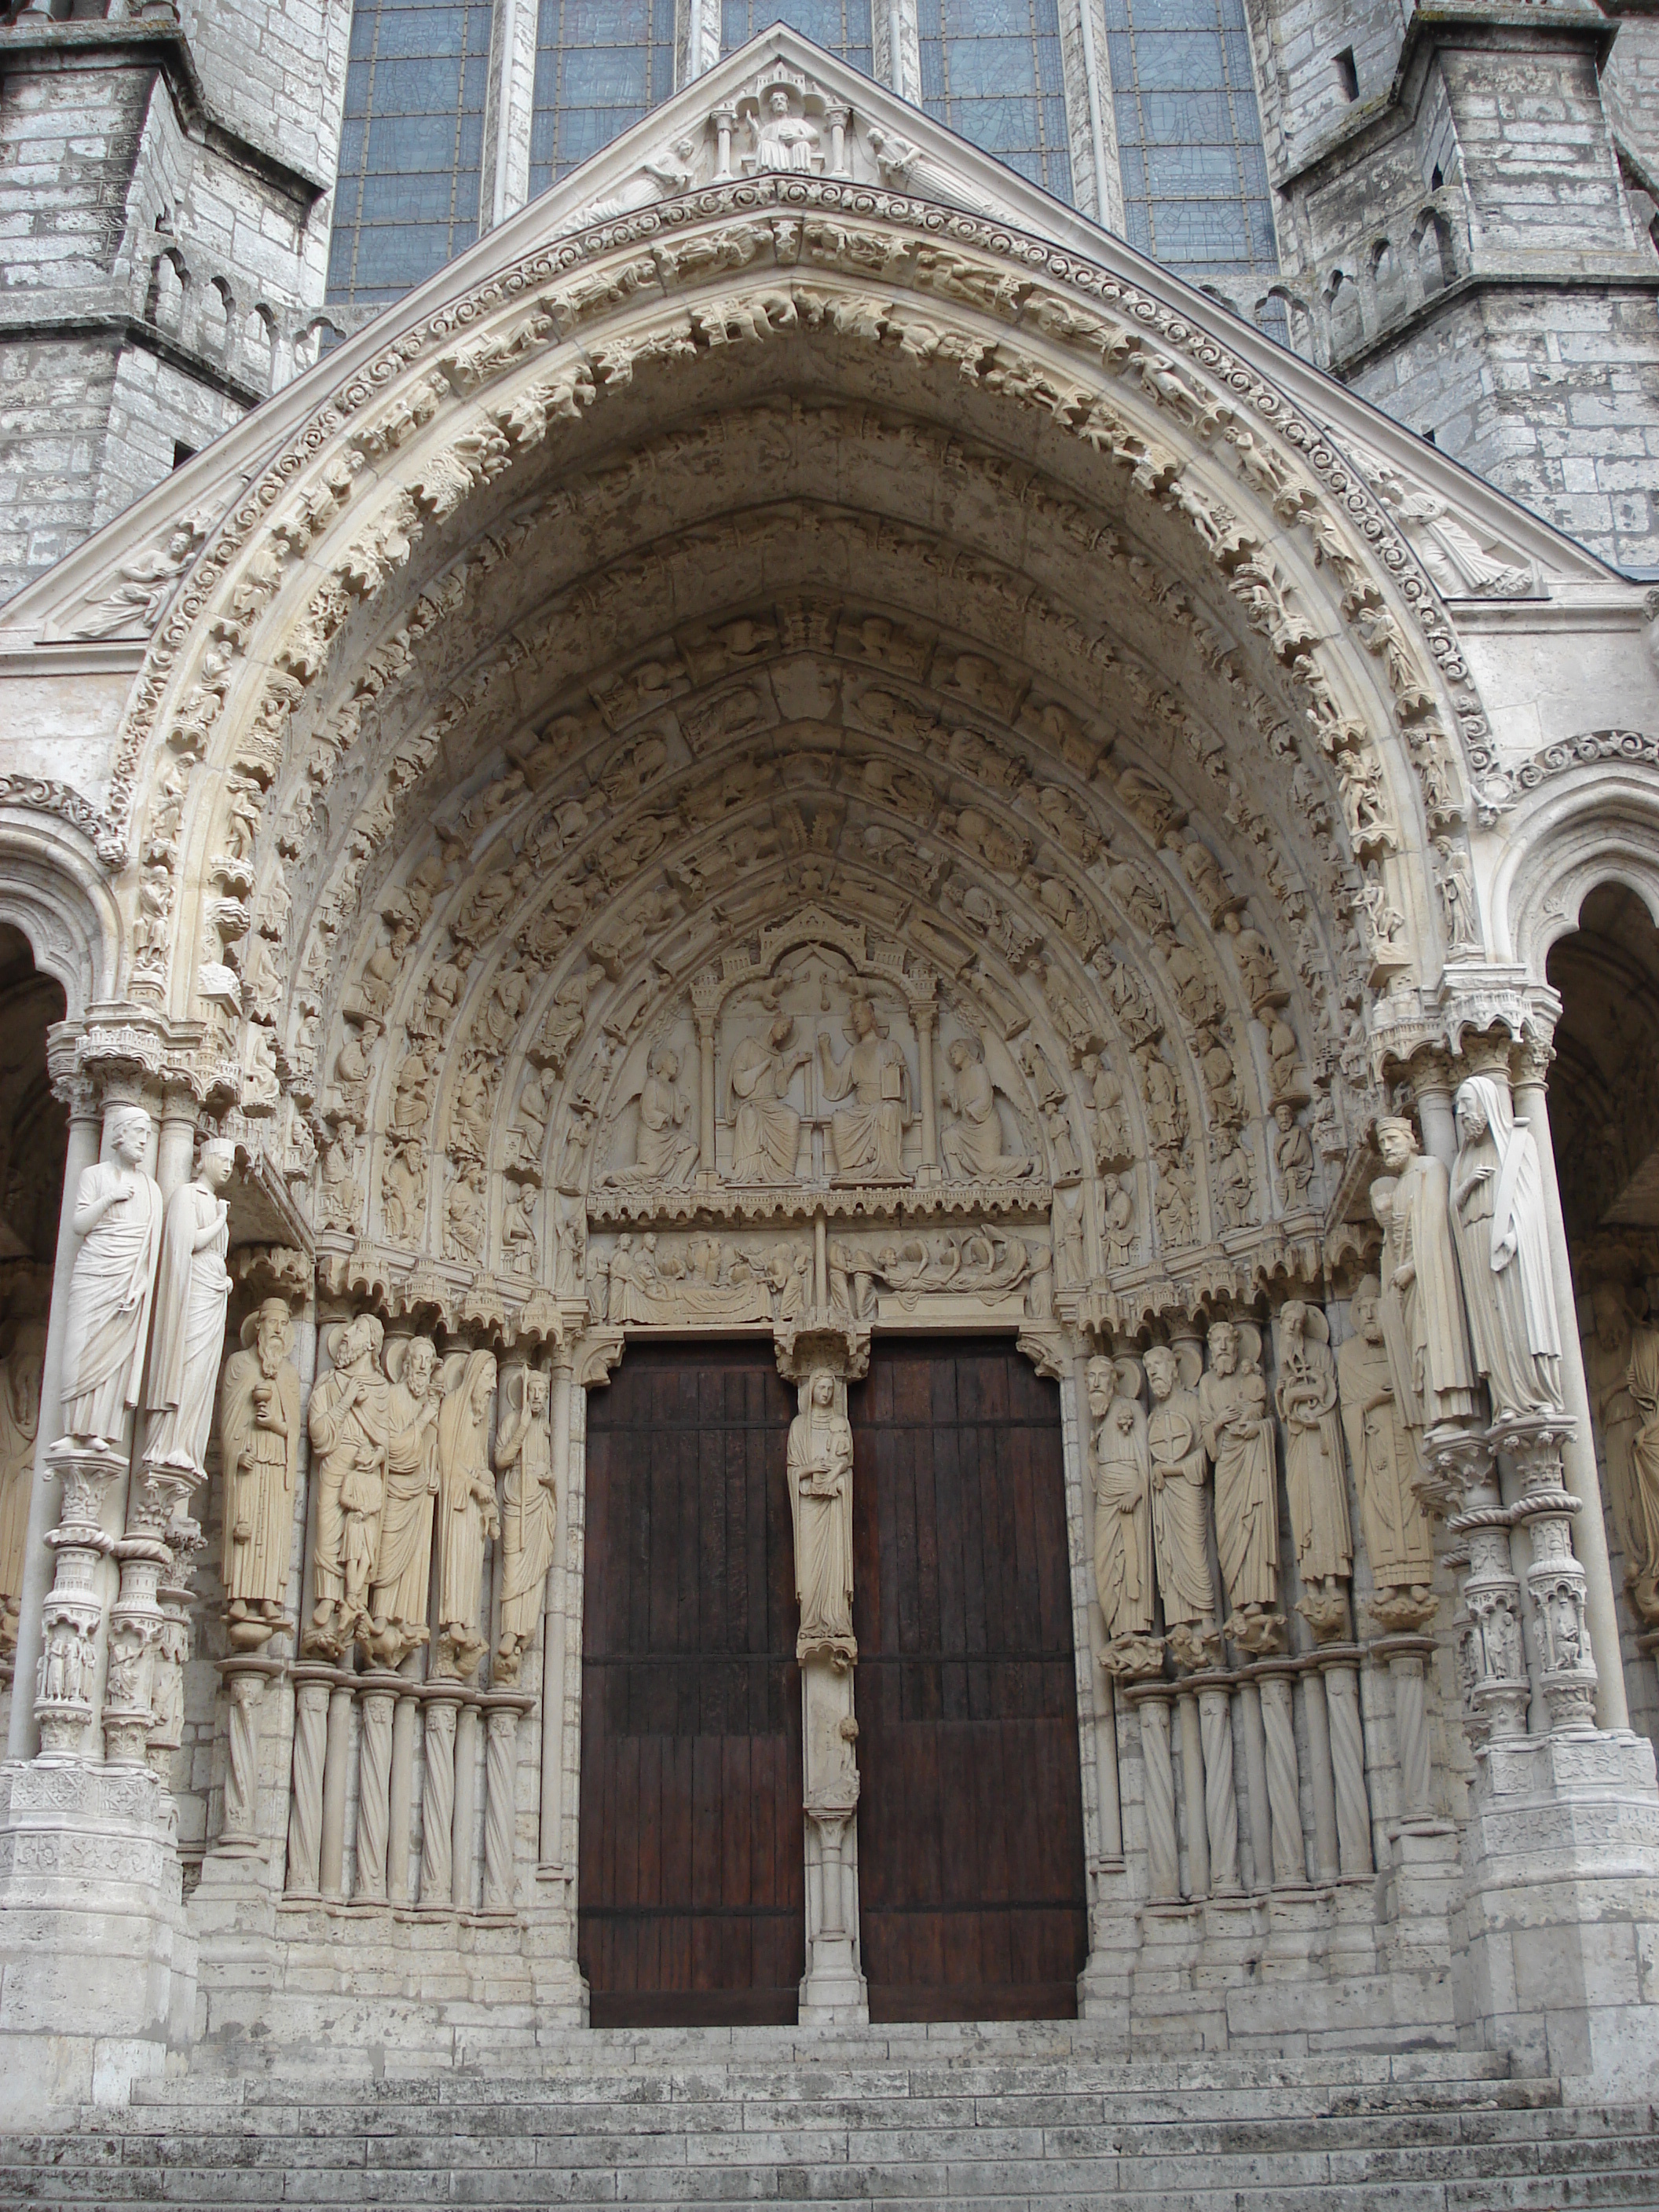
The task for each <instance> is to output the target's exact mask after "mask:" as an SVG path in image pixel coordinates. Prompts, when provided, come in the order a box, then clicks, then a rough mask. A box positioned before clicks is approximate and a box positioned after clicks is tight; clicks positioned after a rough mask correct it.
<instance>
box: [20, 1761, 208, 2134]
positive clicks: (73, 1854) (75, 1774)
mask: <svg viewBox="0 0 1659 2212" xmlns="http://www.w3.org/2000/svg"><path fill="white" fill-rule="evenodd" d="M176 1826H177V1818H176V1814H175V1813H174V1810H173V1802H172V1800H171V1798H170V1797H169V1796H168V1795H167V1790H165V1789H164V1787H163V1786H162V1784H161V1781H160V1780H159V1778H157V1777H156V1775H155V1773H154V1772H153V1771H151V1770H150V1769H149V1767H147V1766H144V1765H125V1764H124V1765H94V1764H92V1763H90V1762H87V1761H82V1760H74V1761H69V1760H64V1761H50V1760H34V1761H31V1762H29V1763H27V1764H24V1763H21V1762H18V1761H9V1762H7V1763H6V1764H5V1765H3V1766H0V1917H3V1920H4V1924H5V1930H6V1972H5V1980H4V1984H3V1987H0V2128H19V2127H28V2128H36V2127H40V2126H41V2125H43V2124H49V2123H50V2121H51V2119H52V2118H53V2117H57V2118H63V2117H64V2116H65V2113H66V2110H70V2109H72V2108H73V2107H74V2106H76V2105H78V2104H82V2103H99V2104H111V2105H120V2104H125V2102H126V2099H127V2093H128V2091H129V2089H130V2088H131V2084H132V2082H133V2081H135V2080H136V2079H137V2078H138V2077H139V2076H141V2075H149V2074H159V2073H161V2070H162V2069H163V2067H164V2065H165V2064H166V2061H167V2052H168V2051H169V2050H172V2049H179V2048H182V2047H183V2046H184V2045H185V2044H186V2043H187V2042H188V2040H189V2038H190V2034H191V2027H192V2021H193V2015H194V2012H195V2005H196V1942H195V1938H194V1937H193V1936H191V1935H189V1934H188V1933H187V1932H186V1930H185V1914H184V1907H183V1905H182V1902H181V1899H180V1890H179V1857H178V1852H177V1850H176V1848H175V1832H176Z"/></svg>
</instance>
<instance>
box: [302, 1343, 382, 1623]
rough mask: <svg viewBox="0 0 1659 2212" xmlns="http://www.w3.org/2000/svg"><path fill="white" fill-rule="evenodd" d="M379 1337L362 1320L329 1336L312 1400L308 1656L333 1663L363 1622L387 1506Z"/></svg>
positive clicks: (310, 1416) (310, 1409) (308, 1419)
mask: <svg viewBox="0 0 1659 2212" xmlns="http://www.w3.org/2000/svg"><path fill="white" fill-rule="evenodd" d="M382 1334H383V1332H382V1330H381V1328H380V1322H378V1321H377V1320H376V1319H375V1318H374V1315H373V1314H359V1315H358V1316H356V1319H355V1320H352V1321H349V1322H344V1323H343V1324H341V1325H339V1326H337V1328H335V1329H334V1330H332V1331H331V1332H330V1333H329V1335H328V1339H327V1340H325V1344H324V1347H323V1348H324V1350H325V1352H327V1353H328V1354H329V1356H330V1358H331V1359H332V1360H333V1362H334V1364H333V1366H332V1368H331V1370H330V1372H329V1373H328V1374H326V1375H325V1376H322V1377H321V1379H320V1380H319V1382H318V1383H317V1384H316V1386H315V1388H314V1389H313V1391H312V1394H311V1403H310V1406H309V1407H308V1408H307V1426H308V1427H309V1429H310V1431H311V1449H312V1452H313V1462H312V1470H313V1479H314V1484H315V1488H316V1493H317V1547H316V1551H315V1553H314V1554H313V1587H314V1591H315V1597H316V1602H315V1606H314V1607H313V1612H312V1616H311V1629H310V1632H309V1633H308V1635H307V1638H306V1642H307V1648H308V1649H314V1650H319V1651H321V1652H325V1653H327V1654H331V1655H332V1656H339V1655H340V1654H341V1653H342V1652H343V1651H344V1650H345V1649H346V1647H347V1645H348V1644H350V1642H351V1641H352V1638H353V1637H354V1636H355V1635H356V1632H357V1629H358V1627H359V1626H360V1625H361V1624H362V1622H363V1621H364V1620H366V1618H367V1616H368V1588H369V1580H370V1577H371V1575H372V1573H373V1571H374V1553H375V1547H376V1545H377V1543H378V1541H379V1538H380V1515H381V1510H382V1508H383V1506H384V1504H385V1499H386V1429H387V1422H388V1418H389V1407H388V1404H387V1386H386V1377H385V1376H383V1375H382V1374H381V1372H380V1368H379V1365H378V1364H377V1363H378V1361H379V1358H380V1343H381V1338H382Z"/></svg>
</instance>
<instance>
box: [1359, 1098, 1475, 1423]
mask: <svg viewBox="0 0 1659 2212" xmlns="http://www.w3.org/2000/svg"><path fill="white" fill-rule="evenodd" d="M1376 1141H1377V1146H1378V1148H1379V1150H1380V1151H1381V1152H1382V1154H1383V1165H1384V1167H1386V1168H1387V1170H1388V1171H1389V1176H1392V1177H1393V1179H1394V1186H1393V1188H1392V1190H1391V1191H1390V1192H1389V1194H1388V1196H1387V1198H1386V1200H1383V1201H1382V1202H1381V1203H1382V1204H1383V1206H1385V1208H1386V1212H1387V1216H1388V1218H1387V1219H1386V1220H1385V1221H1383V1228H1384V1230H1385V1231H1386V1234H1385V1235H1384V1237H1383V1261H1382V1293H1383V1342H1384V1343H1385V1345H1387V1346H1388V1347H1389V1361H1390V1364H1391V1365H1392V1366H1393V1368H1394V1370H1395V1396H1396V1398H1397V1399H1398V1401H1399V1405H1400V1410H1401V1413H1402V1414H1403V1415H1404V1417H1405V1420H1406V1423H1407V1426H1408V1427H1409V1428H1412V1429H1414V1430H1419V1431H1421V1430H1428V1429H1433V1428H1437V1427H1438V1426H1439V1425H1441V1424H1442V1423H1443V1422H1447V1421H1467V1420H1470V1419H1474V1416H1475V1414H1476V1413H1478V1411H1479V1407H1480V1394H1479V1384H1478V1378H1477V1376H1476V1374H1475V1368H1474V1357H1473V1355H1472V1353H1471V1352H1470V1350H1469V1333H1468V1322H1466V1320H1465V1318H1464V1310H1463V1294H1462V1289H1461V1288H1460V1285H1459V1281H1458V1265H1457V1253H1456V1249H1455V1244H1454V1241H1453V1237H1452V1226H1451V1182H1450V1178H1449V1176H1448V1175H1447V1172H1446V1168H1445V1164H1444V1162H1443V1161H1442V1160H1437V1159H1436V1158H1433V1156H1432V1155H1431V1154H1428V1153H1425V1152H1419V1150H1418V1146H1417V1138H1416V1134H1415V1133H1414V1131H1413V1128H1412V1125H1411V1123H1410V1122H1409V1121H1404V1120H1402V1119H1401V1118H1400V1117H1399V1116H1398V1115H1388V1116H1385V1117H1384V1118H1383V1120H1381V1121H1378V1123H1377V1125H1376ZM1378 1188H1379V1186H1378V1185H1376V1184H1373V1185H1372V1194H1373V1195H1372V1210H1373V1211H1374V1212H1376V1211H1377V1210H1378V1206H1379V1201H1378V1200H1377V1197H1376V1191H1377V1189H1378ZM1378 1218H1379V1219H1382V1214H1381V1212H1379V1213H1378Z"/></svg>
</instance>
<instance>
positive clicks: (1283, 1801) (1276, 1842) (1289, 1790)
mask: <svg viewBox="0 0 1659 2212" xmlns="http://www.w3.org/2000/svg"><path fill="white" fill-rule="evenodd" d="M1293 1663H1294V1662H1289V1664H1293ZM1261 1729H1262V1734H1263V1735H1264V1737H1265V1738H1266V1741H1267V1813H1268V1819H1269V1821H1270V1823H1271V1826H1272V1828H1273V1887H1274V1888H1275V1889H1304V1888H1305V1887H1307V1881H1308V1860H1307V1850H1306V1847H1305V1845H1304V1843H1303V1840H1302V1800H1301V1793H1300V1790H1299V1787H1298V1784H1297V1765H1296V1729H1295V1725H1294V1723H1293V1722H1292V1720H1291V1676H1290V1672H1289V1665H1288V1664H1287V1666H1286V1668H1285V1669H1273V1670H1272V1671H1269V1672H1266V1673H1264V1674H1262V1675H1261Z"/></svg>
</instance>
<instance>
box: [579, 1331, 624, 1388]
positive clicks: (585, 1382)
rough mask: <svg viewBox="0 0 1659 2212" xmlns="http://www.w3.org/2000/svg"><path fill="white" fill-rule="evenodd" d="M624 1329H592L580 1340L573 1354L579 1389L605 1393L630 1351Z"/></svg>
mask: <svg viewBox="0 0 1659 2212" xmlns="http://www.w3.org/2000/svg"><path fill="white" fill-rule="evenodd" d="M627 1344H628V1338H627V1334H626V1332H625V1331H624V1330H623V1329H620V1328H590V1329H589V1330H588V1332H587V1334H586V1335H585V1336H581V1337H578V1339H577V1340H576V1343H575V1346H574V1351H573V1354H572V1378H573V1380H574V1383H575V1385H576V1388H577V1389H579V1390H602V1389H605V1385H606V1384H607V1383H609V1382H610V1380H611V1376H612V1375H613V1374H614V1373H615V1371H616V1370H617V1366H618V1364H620V1362H621V1359H622V1356H623V1352H624V1351H625V1350H626V1348H627Z"/></svg>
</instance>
